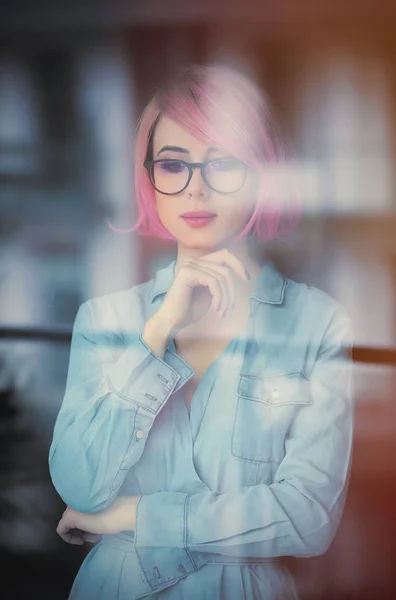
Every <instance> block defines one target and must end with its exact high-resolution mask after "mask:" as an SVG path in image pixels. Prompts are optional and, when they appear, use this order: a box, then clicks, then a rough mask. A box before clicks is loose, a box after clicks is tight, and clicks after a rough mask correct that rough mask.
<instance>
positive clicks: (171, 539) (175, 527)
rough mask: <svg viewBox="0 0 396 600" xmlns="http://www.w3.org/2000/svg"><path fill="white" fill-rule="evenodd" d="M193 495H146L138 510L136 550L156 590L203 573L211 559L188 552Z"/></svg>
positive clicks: (139, 503) (166, 493)
mask: <svg viewBox="0 0 396 600" xmlns="http://www.w3.org/2000/svg"><path fill="white" fill-rule="evenodd" d="M188 497H189V494H185V493H182V492H160V493H158V494H150V495H143V496H141V497H140V500H139V502H138V504H137V507H136V526H135V550H136V553H137V554H138V557H139V561H140V564H141V567H142V569H143V571H144V573H145V576H146V577H147V580H148V583H149V584H150V586H151V588H152V589H153V590H158V589H161V588H162V587H164V585H165V584H168V585H169V583H170V582H176V581H178V580H179V579H182V578H183V577H186V576H187V575H188V574H190V573H192V572H194V571H197V570H198V569H200V568H201V567H202V566H203V565H204V564H205V563H206V562H207V561H208V559H207V558H206V557H205V556H204V555H202V554H200V553H197V552H194V553H193V554H194V556H193V554H192V553H191V552H189V551H188V550H187V548H186V531H185V528H186V511H187V503H188Z"/></svg>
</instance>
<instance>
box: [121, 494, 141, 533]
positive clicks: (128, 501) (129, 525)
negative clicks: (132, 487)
mask: <svg viewBox="0 0 396 600" xmlns="http://www.w3.org/2000/svg"><path fill="white" fill-rule="evenodd" d="M139 499H140V496H122V497H121V498H120V502H121V507H122V513H123V515H122V523H123V530H125V531H134V530H135V526H136V506H137V503H138V502H139Z"/></svg>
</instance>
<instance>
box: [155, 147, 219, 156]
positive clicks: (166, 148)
mask: <svg viewBox="0 0 396 600" xmlns="http://www.w3.org/2000/svg"><path fill="white" fill-rule="evenodd" d="M166 151H168V152H181V153H183V154H190V153H189V151H188V150H187V148H181V147H180V146H163V147H162V148H161V150H160V151H159V152H158V154H157V156H158V155H159V154H161V152H166ZM211 152H218V150H217V149H216V148H208V154H210V153H211Z"/></svg>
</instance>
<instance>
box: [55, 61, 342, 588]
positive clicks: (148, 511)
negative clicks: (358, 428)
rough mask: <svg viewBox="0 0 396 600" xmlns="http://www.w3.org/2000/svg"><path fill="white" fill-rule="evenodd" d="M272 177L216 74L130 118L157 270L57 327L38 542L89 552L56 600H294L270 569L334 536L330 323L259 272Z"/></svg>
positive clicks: (190, 73)
mask: <svg viewBox="0 0 396 600" xmlns="http://www.w3.org/2000/svg"><path fill="white" fill-rule="evenodd" d="M286 166H287V165H286V161H285V158H284V153H283V150H282V146H281V144H280V140H279V136H278V134H277V133H276V127H275V125H274V122H273V120H272V119H271V115H270V112H269V110H268V106H267V103H266V101H265V99H264V97H263V96H262V94H261V93H260V91H259V89H258V87H257V86H256V85H255V84H254V83H253V82H252V81H251V80H250V79H248V78H247V77H246V76H244V75H242V74H240V73H238V72H236V71H234V70H232V69H229V68H226V67H219V66H206V67H194V66H193V67H191V68H189V69H186V70H184V71H182V72H181V73H179V74H177V76H175V77H174V78H172V79H170V80H169V81H167V82H165V83H164V84H163V85H162V87H161V88H159V89H158V91H157V92H156V94H155V96H154V98H153V99H152V101H151V102H150V104H149V105H148V106H147V108H146V109H145V112H144V114H143V117H142V119H141V121H140V125H139V131H138V135H137V140H136V173H135V181H136V194H137V202H138V207H139V211H140V219H139V222H138V224H137V227H136V228H137V229H138V231H140V233H142V234H143V235H147V234H154V235H157V236H159V237H163V238H167V239H172V240H175V241H176V242H177V257H176V259H175V260H173V261H172V262H170V264H169V265H168V266H166V267H165V268H162V269H160V270H159V271H158V272H157V273H156V275H155V277H154V278H153V279H151V280H150V281H146V282H144V283H142V284H139V285H135V286H133V287H132V288H131V289H128V290H125V291H121V292H116V293H111V294H107V295H104V296H101V297H96V298H93V299H90V300H88V301H87V302H84V303H83V304H82V305H81V307H80V309H79V311H78V313H77V316H76V320H75V324H74V328H73V338H72V346H71V354H70V364H69V371H68V377H67V383H66V392H65V396H64V400H63V403H62V406H61V409H60V412H59V415H58V417H57V421H56V424H55V428H54V436H53V441H52V444H51V448H50V457H49V465H50V473H51V477H52V481H53V483H54V486H55V488H56V490H57V491H58V493H59V494H60V496H61V497H62V499H63V500H64V502H65V503H66V504H67V508H66V510H65V512H64V513H63V516H62V518H61V520H60V522H59V525H58V528H57V532H58V533H59V535H60V536H61V537H62V538H63V539H64V540H65V541H66V542H68V543H71V544H83V543H84V542H97V541H99V543H97V544H96V545H95V546H94V547H93V548H91V550H90V552H89V553H88V554H87V556H86V557H85V560H84V561H83V564H82V566H81V568H80V570H79V572H78V574H77V577H76V579H75V582H74V585H73V587H72V590H71V593H70V596H69V598H71V599H73V600H89V599H95V600H101V599H103V600H116V599H118V600H134V599H138V598H143V597H147V596H148V597H150V598H158V599H159V598H161V599H169V600H176V599H183V600H193V599H197V600H203V599H210V600H214V599H221V600H243V599H247V600H253V599H264V598H265V599H274V598H277V599H282V600H285V599H287V598H298V593H297V589H296V586H295V584H294V582H293V579H292V577H291V575H290V573H289V571H288V570H287V569H285V568H284V567H283V566H282V564H281V562H280V560H279V558H280V557H282V556H297V557H303V556H315V555H319V554H322V553H324V552H325V551H326V550H327V548H328V547H329V545H330V543H331V541H332V539H333V537H334V535H335V532H336V530H337V527H338V524H339V522H340V518H341V513H342V509H343V505H344V501H345V492H346V484H347V480H348V474H349V465H350V454H351V443H352V426H353V402H352V398H351V369H350V363H349V360H348V356H349V348H350V345H351V339H350V323H349V318H348V316H347V315H346V314H345V312H344V310H343V308H342V307H341V306H340V305H339V304H338V303H337V302H336V301H335V300H333V299H332V298H330V297H329V296H328V295H326V294H325V293H324V292H321V291H319V290H317V289H315V288H312V287H308V286H307V285H305V284H302V283H296V282H294V281H292V280H290V279H286V278H285V277H283V276H282V275H281V274H280V273H279V272H278V271H277V270H276V269H275V267H274V266H273V265H272V264H271V262H270V261H269V260H267V258H266V257H265V242H266V240H269V239H271V238H272V237H274V236H275V235H277V234H278V233H279V232H280V231H284V230H285V223H289V224H290V215H291V214H293V210H294V211H295V212H296V209H295V208H293V205H292V204H291V200H292V194H291V192H290V190H289V189H288V185H285V182H286V181H287V175H286V170H285V167H286Z"/></svg>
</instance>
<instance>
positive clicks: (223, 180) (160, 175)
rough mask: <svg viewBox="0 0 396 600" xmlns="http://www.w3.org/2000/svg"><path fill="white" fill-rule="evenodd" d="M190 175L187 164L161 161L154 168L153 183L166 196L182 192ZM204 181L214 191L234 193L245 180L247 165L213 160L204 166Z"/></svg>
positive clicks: (227, 160) (231, 161)
mask: <svg viewBox="0 0 396 600" xmlns="http://www.w3.org/2000/svg"><path fill="white" fill-rule="evenodd" d="M189 175H190V171H189V168H188V166H187V164H186V163H184V162H182V161H178V160H166V159H164V160H160V161H158V162H156V163H154V166H153V172H152V177H153V183H154V185H155V187H156V188H157V190H159V191H160V192H163V193H164V194H177V193H178V192H180V191H182V190H183V189H184V188H185V187H186V185H187V182H188V178H189ZM204 179H206V182H207V183H208V184H209V186H210V187H212V188H213V189H214V190H216V191H218V192H221V193H224V194H225V193H232V192H234V191H236V190H238V189H239V188H240V187H241V186H242V184H243V182H244V179H245V165H244V164H243V163H242V162H241V161H239V160H236V159H234V158H222V159H218V160H213V161H210V162H208V163H206V164H205V166H204Z"/></svg>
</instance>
